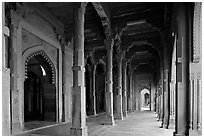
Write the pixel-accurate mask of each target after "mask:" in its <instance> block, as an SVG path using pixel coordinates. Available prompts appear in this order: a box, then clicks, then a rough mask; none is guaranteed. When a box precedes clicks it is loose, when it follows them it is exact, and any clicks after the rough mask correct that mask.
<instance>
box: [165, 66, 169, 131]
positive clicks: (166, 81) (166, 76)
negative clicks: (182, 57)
mask: <svg viewBox="0 0 204 138" xmlns="http://www.w3.org/2000/svg"><path fill="white" fill-rule="evenodd" d="M168 82H169V79H168V70H167V69H165V70H164V127H165V128H168V126H169V89H168Z"/></svg>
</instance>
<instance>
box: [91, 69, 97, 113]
mask: <svg viewBox="0 0 204 138" xmlns="http://www.w3.org/2000/svg"><path fill="white" fill-rule="evenodd" d="M92 76H93V79H92V80H93V114H94V115H96V65H94V69H93V75H92Z"/></svg>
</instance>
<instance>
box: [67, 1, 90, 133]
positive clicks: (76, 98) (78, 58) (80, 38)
mask: <svg viewBox="0 0 204 138" xmlns="http://www.w3.org/2000/svg"><path fill="white" fill-rule="evenodd" d="M85 7H86V4H85V3H80V4H78V3H77V5H75V7H74V21H75V28H74V31H75V34H74V46H73V67H72V70H73V87H72V104H73V105H72V127H71V130H70V135H72V136H74V135H76V136H82V135H87V126H86V93H85V82H84V76H85V68H84V14H85Z"/></svg>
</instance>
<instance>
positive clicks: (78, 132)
mask: <svg viewBox="0 0 204 138" xmlns="http://www.w3.org/2000/svg"><path fill="white" fill-rule="evenodd" d="M87 135H88V131H87V127H83V128H73V127H72V128H70V136H87Z"/></svg>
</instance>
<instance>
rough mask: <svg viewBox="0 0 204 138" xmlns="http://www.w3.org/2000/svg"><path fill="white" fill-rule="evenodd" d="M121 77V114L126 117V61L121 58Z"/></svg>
mask: <svg viewBox="0 0 204 138" xmlns="http://www.w3.org/2000/svg"><path fill="white" fill-rule="evenodd" d="M122 74H123V76H122V78H123V85H122V89H123V100H122V102H123V116H124V117H127V116H128V115H127V63H126V61H124V60H123V70H122Z"/></svg>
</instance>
